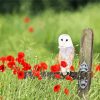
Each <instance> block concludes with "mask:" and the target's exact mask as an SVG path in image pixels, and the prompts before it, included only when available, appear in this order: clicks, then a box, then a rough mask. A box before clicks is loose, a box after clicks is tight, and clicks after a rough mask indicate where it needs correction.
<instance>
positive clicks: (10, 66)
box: [7, 61, 15, 69]
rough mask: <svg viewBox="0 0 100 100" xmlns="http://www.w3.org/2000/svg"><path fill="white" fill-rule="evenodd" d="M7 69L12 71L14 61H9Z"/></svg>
mask: <svg viewBox="0 0 100 100" xmlns="http://www.w3.org/2000/svg"><path fill="white" fill-rule="evenodd" d="M7 65H8V67H9V68H10V69H13V67H14V66H15V62H14V61H10V62H8V64H7Z"/></svg>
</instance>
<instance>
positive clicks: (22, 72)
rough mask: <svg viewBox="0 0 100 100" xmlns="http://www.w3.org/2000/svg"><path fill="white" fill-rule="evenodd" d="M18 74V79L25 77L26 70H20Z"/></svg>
mask: <svg viewBox="0 0 100 100" xmlns="http://www.w3.org/2000/svg"><path fill="white" fill-rule="evenodd" d="M17 76H18V79H24V77H25V74H24V71H18V73H17Z"/></svg>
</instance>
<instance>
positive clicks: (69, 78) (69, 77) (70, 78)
mask: <svg viewBox="0 0 100 100" xmlns="http://www.w3.org/2000/svg"><path fill="white" fill-rule="evenodd" d="M65 79H66V80H69V81H73V78H72V77H71V76H69V75H67V76H66V77H65Z"/></svg>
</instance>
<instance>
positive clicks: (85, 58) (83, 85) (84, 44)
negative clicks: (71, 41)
mask: <svg viewBox="0 0 100 100" xmlns="http://www.w3.org/2000/svg"><path fill="white" fill-rule="evenodd" d="M92 53H93V31H92V30H91V29H85V30H83V34H82V39H81V44H80V61H79V62H80V68H79V80H78V95H79V96H80V97H83V98H84V97H85V99H86V94H87V93H88V91H89V89H90V85H91V70H92ZM82 75H84V77H82Z"/></svg>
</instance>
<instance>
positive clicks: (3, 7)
mask: <svg viewBox="0 0 100 100" xmlns="http://www.w3.org/2000/svg"><path fill="white" fill-rule="evenodd" d="M94 2H100V0H0V13H13V12H17V13H19V12H21V10H22V9H24V10H25V11H27V10H28V11H30V12H34V13H37V12H40V11H43V10H45V9H48V8H52V9H54V10H55V11H62V10H77V9H78V8H79V7H80V6H85V5H87V4H88V3H94ZM22 11H23V10H22Z"/></svg>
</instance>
